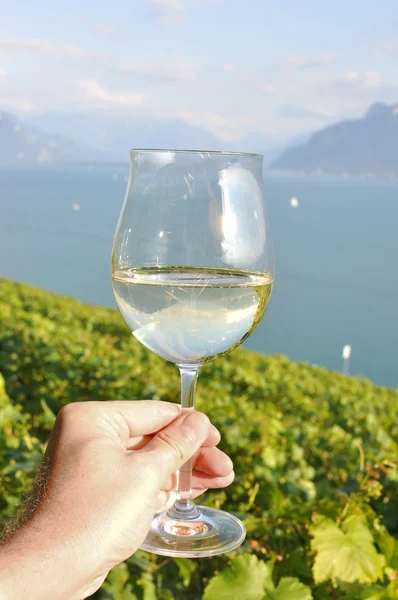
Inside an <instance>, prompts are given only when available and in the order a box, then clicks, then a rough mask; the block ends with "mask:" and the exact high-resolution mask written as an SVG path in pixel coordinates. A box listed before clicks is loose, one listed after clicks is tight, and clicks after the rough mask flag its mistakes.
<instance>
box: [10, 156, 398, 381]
mask: <svg viewBox="0 0 398 600" xmlns="http://www.w3.org/2000/svg"><path fill="white" fill-rule="evenodd" d="M126 175H127V171H126V169H125V168H123V167H118V168H115V167H104V166H101V167H91V168H87V167H77V166H76V167H50V166H42V167H34V168H33V167H32V168H26V167H24V168H22V167H14V168H11V167H10V168H6V167H3V168H1V169H0V275H1V276H3V277H8V278H11V279H16V280H19V281H24V282H27V283H32V284H34V285H36V286H38V287H42V288H45V289H48V290H52V291H55V292H60V293H63V294H67V295H71V296H75V297H76V298H79V299H81V300H83V301H85V302H90V303H94V304H103V305H114V299H113V294H112V290H111V284H110V251H111V245H112V237H113V233H114V229H115V225H116V222H117V218H118V215H119V211H120V208H121V204H122V201H123V196H124V189H125V186H126V184H125V181H124V177H125V176H126ZM265 191H266V199H267V203H268V212H269V215H270V219H271V224H272V230H273V238H274V247H275V255H276V267H277V268H276V280H275V291H274V294H273V298H272V300H271V304H270V307H269V309H268V311H267V313H266V316H265V317H264V319H263V321H262V323H261V324H260V326H259V327H258V329H257V330H256V331H255V332H254V334H253V335H252V336H251V337H250V338H249V340H248V341H247V342H246V346H247V347H248V348H251V349H253V350H257V351H259V352H263V353H265V354H269V353H273V354H275V353H277V354H285V355H287V356H288V357H289V358H291V359H293V360H299V361H308V362H311V363H317V364H320V365H324V366H326V367H329V368H331V369H336V370H341V369H342V358H341V352H342V348H343V346H344V345H345V344H350V345H351V346H352V357H351V361H350V373H353V374H363V375H365V376H367V377H369V378H370V379H372V380H373V381H375V382H377V383H380V384H384V385H388V386H393V387H396V386H398V348H397V346H398V268H397V263H398V233H397V229H398V184H397V183H395V182H388V181H359V180H343V179H337V178H327V177H325V178H323V177H322V178H320V177H313V178H311V177H271V176H267V177H266V178H265ZM292 196H296V197H297V198H298V200H299V207H298V208H292V207H291V206H290V204H289V202H290V198H291V197H292ZM74 203H78V204H79V205H80V207H81V210H80V211H76V212H75V211H73V210H72V204H74Z"/></svg>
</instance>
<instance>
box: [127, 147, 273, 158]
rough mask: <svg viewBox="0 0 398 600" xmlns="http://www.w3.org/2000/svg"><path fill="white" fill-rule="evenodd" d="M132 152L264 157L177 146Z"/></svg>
mask: <svg viewBox="0 0 398 600" xmlns="http://www.w3.org/2000/svg"><path fill="white" fill-rule="evenodd" d="M134 152H162V153H163V152H175V153H180V154H184V153H185V154H219V155H230V156H258V157H261V158H264V154H260V153H259V152H236V151H233V150H190V149H186V150H185V149H181V148H180V149H177V148H130V154H133V153H134Z"/></svg>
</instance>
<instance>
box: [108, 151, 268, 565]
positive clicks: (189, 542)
mask: <svg viewBox="0 0 398 600" xmlns="http://www.w3.org/2000/svg"><path fill="white" fill-rule="evenodd" d="M262 160H263V157H262V155H260V154H246V153H234V152H214V151H211V152H208V151H196V150H195V151H194V150H145V149H135V150H132V151H131V170H130V177H129V181H128V184H127V191H126V197H125V201H124V205H123V208H122V211H121V215H120V218H119V222H118V225H117V229H116V234H115V239H114V244H113V252H112V280H113V290H114V294H115V298H116V302H117V304H118V307H119V310H120V312H121V314H122V316H123V318H124V320H125V321H126V323H127V325H128V326H129V327H130V329H131V331H132V332H133V334H134V336H135V337H136V338H137V339H138V340H139V341H140V342H141V343H142V344H144V346H146V347H147V348H149V349H150V350H152V352H155V353H156V354H158V355H159V356H161V357H162V358H165V359H166V360H169V361H171V362H173V363H175V364H176V365H177V366H178V368H179V370H180V374H181V406H182V410H183V411H185V410H193V409H194V406H195V390H196V381H197V378H198V373H199V370H200V367H201V365H203V364H204V363H206V362H208V361H210V360H213V359H215V358H217V357H218V356H221V355H223V354H225V353H227V352H230V351H231V350H233V349H234V348H236V347H237V346H238V345H239V344H241V343H242V342H243V341H244V340H245V339H246V338H247V337H248V335H250V333H251V332H252V331H253V330H254V329H255V327H256V326H257V325H258V323H259V322H260V319H261V318H262V316H263V314H264V312H265V309H266V308H267V305H268V302H269V299H270V296H271V292H272V286H273V261H272V252H271V245H270V239H269V235H268V228H267V225H268V223H267V220H266V218H265V211H264V201H263V194H262ZM191 474H192V459H191V460H190V461H188V463H186V464H185V465H184V466H183V467H182V468H181V469H180V471H179V477H178V479H179V485H178V497H177V500H176V502H175V504H174V506H172V507H171V508H170V509H169V510H167V511H165V512H164V513H162V514H158V515H156V516H155V518H154V520H153V523H152V527H151V529H150V531H149V533H148V536H147V538H146V540H145V541H144V543H143V545H142V546H141V548H142V549H144V550H147V551H149V552H153V553H156V554H161V555H165V556H177V557H204V556H213V555H216V554H221V553H223V552H228V551H230V550H233V549H234V548H236V547H237V546H239V545H240V544H241V543H242V542H243V540H244V538H245V528H244V525H243V524H242V523H241V522H240V521H239V519H237V518H236V517H234V516H233V515H231V514H228V513H226V512H224V511H221V510H215V509H214V508H209V507H206V506H196V505H195V504H194V502H193V501H192V492H191Z"/></svg>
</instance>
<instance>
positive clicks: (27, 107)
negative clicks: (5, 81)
mask: <svg viewBox="0 0 398 600" xmlns="http://www.w3.org/2000/svg"><path fill="white" fill-rule="evenodd" d="M2 108H4V109H6V110H11V111H14V110H21V111H24V112H30V111H32V110H33V109H34V106H33V105H32V103H31V102H29V101H27V100H24V99H21V98H20V97H12V96H0V114H1V109H2Z"/></svg>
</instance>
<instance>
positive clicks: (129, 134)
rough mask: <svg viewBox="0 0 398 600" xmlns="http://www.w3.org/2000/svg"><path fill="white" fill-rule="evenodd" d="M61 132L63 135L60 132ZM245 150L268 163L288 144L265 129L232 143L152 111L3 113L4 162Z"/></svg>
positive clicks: (0, 149) (0, 143) (0, 145)
mask: <svg viewBox="0 0 398 600" xmlns="http://www.w3.org/2000/svg"><path fill="white" fill-rule="evenodd" d="M54 132H57V133H54ZM132 147H135V148H140V147H141V148H170V147H172V148H178V149H184V148H187V149H190V148H191V149H204V150H220V149H224V150H240V151H242V152H260V153H262V154H264V165H267V164H268V163H269V161H270V160H272V159H274V158H275V157H276V156H277V155H278V154H279V153H280V152H281V151H282V150H283V148H284V146H282V145H281V144H280V143H279V144H278V143H277V142H275V140H273V139H270V138H267V137H266V136H264V134H262V133H256V132H253V133H250V134H248V135H247V136H245V137H243V138H241V139H240V140H238V141H236V142H229V143H226V142H224V141H222V140H220V139H219V138H218V137H216V136H215V135H213V134H212V133H211V132H210V131H208V130H206V129H202V128H200V127H195V126H193V125H190V124H189V123H186V122H185V121H182V120H180V119H161V118H160V117H156V116H153V115H149V114H136V115H135V116H134V118H132V117H131V116H130V115H124V116H120V115H114V114H110V113H104V112H94V111H92V112H73V113H64V112H47V113H41V114H37V115H31V116H29V119H28V121H26V120H21V119H19V118H18V117H16V116H14V115H12V114H10V113H6V112H3V113H1V112H0V164H1V163H14V162H15V163H17V162H22V163H37V162H87V161H88V162H90V161H93V162H94V161H123V162H127V161H128V160H129V150H130V148H132Z"/></svg>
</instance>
